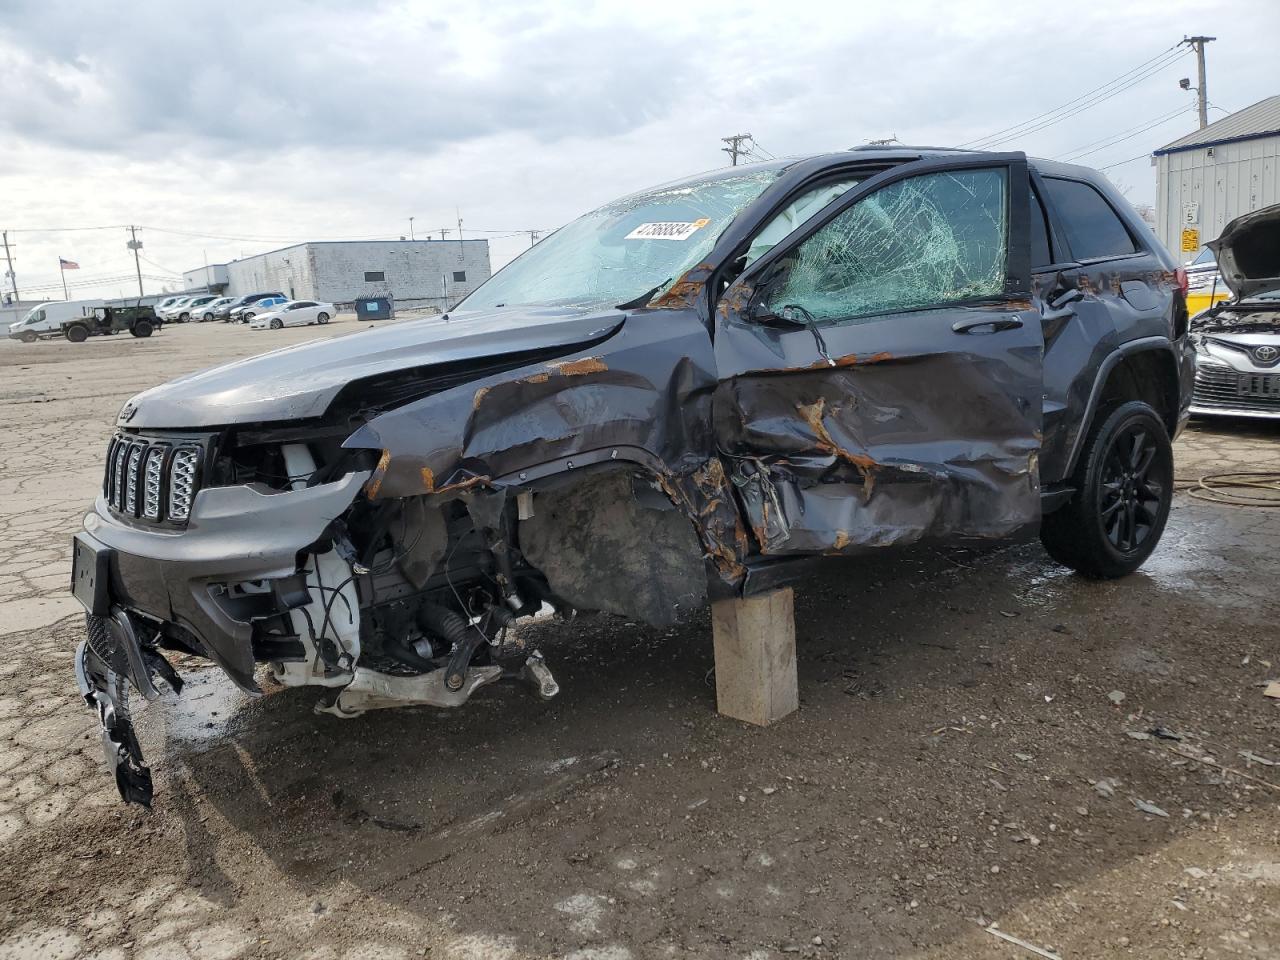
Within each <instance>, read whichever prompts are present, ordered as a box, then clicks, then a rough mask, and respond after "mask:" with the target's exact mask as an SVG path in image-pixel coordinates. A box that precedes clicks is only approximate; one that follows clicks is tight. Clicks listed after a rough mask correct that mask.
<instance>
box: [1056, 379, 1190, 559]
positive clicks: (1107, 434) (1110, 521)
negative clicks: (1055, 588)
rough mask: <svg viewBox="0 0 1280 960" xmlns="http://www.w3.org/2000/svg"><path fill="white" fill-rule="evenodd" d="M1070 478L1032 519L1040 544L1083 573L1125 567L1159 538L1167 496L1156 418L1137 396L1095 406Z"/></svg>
mask: <svg viewBox="0 0 1280 960" xmlns="http://www.w3.org/2000/svg"><path fill="white" fill-rule="evenodd" d="M1072 481H1073V483H1074V484H1075V487H1076V493H1075V495H1074V496H1073V497H1072V498H1071V500H1070V501H1068V503H1067V504H1066V506H1063V507H1061V508H1059V509H1058V510H1055V511H1054V512H1053V513H1051V514H1049V515H1048V516H1047V517H1045V518H1044V521H1043V522H1042V523H1041V525H1040V542H1041V543H1043V544H1044V548H1045V550H1047V551H1048V553H1049V556H1051V557H1053V559H1054V560H1057V561H1058V562H1059V563H1061V564H1064V565H1065V566H1068V567H1071V569H1073V570H1075V571H1076V572H1077V573H1079V574H1082V575H1083V576H1086V577H1092V578H1094V579H1098V580H1110V579H1114V578H1116V577H1123V576H1125V575H1127V574H1130V573H1133V571H1135V570H1137V569H1138V567H1140V566H1142V564H1143V562H1144V561H1146V559H1147V557H1149V556H1151V552H1152V551H1153V550H1155V548H1156V545H1157V544H1158V543H1159V542H1160V536H1161V534H1163V533H1164V527H1165V523H1166V522H1167V521H1168V519H1169V508H1170V507H1171V506H1172V504H1173V445H1172V444H1171V443H1170V442H1169V433H1168V431H1167V430H1166V429H1165V425H1164V421H1163V420H1161V419H1160V416H1159V414H1157V413H1156V412H1155V410H1153V409H1152V408H1151V407H1150V406H1149V405H1148V404H1145V403H1142V402H1140V401H1137V400H1134V401H1130V402H1128V403H1124V404H1121V405H1120V406H1118V407H1116V408H1115V409H1114V410H1112V411H1110V412H1109V413H1105V414H1099V415H1098V416H1097V417H1095V418H1094V427H1093V429H1092V430H1091V431H1090V434H1089V439H1088V442H1087V443H1086V444H1085V449H1084V451H1083V453H1082V454H1081V456H1080V462H1079V464H1077V466H1076V471H1075V474H1074V476H1073V478H1072Z"/></svg>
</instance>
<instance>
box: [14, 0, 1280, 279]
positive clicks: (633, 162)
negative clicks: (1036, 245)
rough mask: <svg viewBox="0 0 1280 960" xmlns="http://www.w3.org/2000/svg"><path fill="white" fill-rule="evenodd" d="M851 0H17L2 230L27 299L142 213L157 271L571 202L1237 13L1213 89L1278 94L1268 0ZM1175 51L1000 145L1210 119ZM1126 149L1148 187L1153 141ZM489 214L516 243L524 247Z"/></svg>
mask: <svg viewBox="0 0 1280 960" xmlns="http://www.w3.org/2000/svg"><path fill="white" fill-rule="evenodd" d="M1024 6H1027V7H1028V9H1026V10H1024V9H1022V8H1023V7H1024ZM857 7H864V8H865V9H858V8H857ZM857 7H855V5H853V4H849V3H848V2H847V0H846V2H833V3H815V2H808V3H803V4H801V3H795V4H769V5H761V6H760V7H759V9H752V8H751V6H750V5H746V4H742V3H732V4H730V3H718V2H710V3H705V2H704V3H700V4H698V5H696V7H695V6H693V5H689V4H678V3H662V2H656V3H654V2H651V3H646V4H634V3H627V4H621V3H619V4H592V5H585V4H584V5H571V4H556V5H555V6H550V5H548V8H547V9H536V8H535V7H533V6H532V5H528V4H507V3H501V2H497V3H492V2H491V3H488V4H483V5H479V4H477V5H467V6H465V7H463V8H458V7H450V8H447V9H448V11H449V12H446V8H444V7H443V6H440V7H437V6H436V5H427V4H422V3H413V4H409V3H404V4H385V3H384V4H364V3H359V4H357V3H337V2H327V3H316V2H306V3H303V2H293V0H270V2H264V0H257V2H246V0H228V2H222V3H209V2H203V3H180V2H165V3H135V4H130V5H109V4H101V3H70V2H59V0H39V2H26V0H20V2H15V0H6V2H5V4H4V9H3V13H4V16H3V17H0V84H2V85H3V87H2V89H3V90H4V96H3V98H0V135H2V136H3V138H4V143H5V147H6V148H5V150H4V151H2V152H0V196H3V197H4V199H5V203H4V205H3V206H2V207H0V227H3V228H7V229H10V230H13V231H18V232H15V233H12V234H11V235H10V237H11V242H14V241H16V245H17V249H16V251H15V253H16V254H17V262H16V264H15V267H16V271H17V274H18V286H19V290H20V291H21V292H22V293H23V296H24V298H28V297H29V296H31V295H33V294H35V295H41V296H45V295H48V296H53V295H60V286H59V285H58V273H57V257H58V256H64V257H68V258H70V259H74V260H78V261H79V262H80V263H81V266H82V270H81V271H80V273H79V274H72V275H69V276H70V278H71V279H73V280H74V281H77V282H82V283H85V284H86V286H85V287H83V288H81V292H83V293H84V294H85V295H93V294H102V295H116V294H117V293H118V292H120V291H129V290H131V289H134V288H135V287H136V284H135V285H131V284H129V283H127V282H124V281H123V280H119V279H116V278H121V277H124V276H125V275H127V274H130V273H131V272H132V258H131V256H130V255H129V254H128V252H127V251H126V250H125V247H124V241H125V239H126V236H125V234H124V232H123V230H122V229H120V225H123V224H129V223H135V224H140V225H142V226H143V228H144V229H143V231H142V234H141V236H142V239H143V240H144V243H145V246H144V250H143V252H144V254H145V255H146V257H147V262H146V263H144V264H143V271H144V273H146V274H147V275H148V276H149V277H152V278H156V279H149V280H148V281H147V289H148V290H149V291H150V290H158V289H159V287H160V284H161V282H162V280H161V278H164V277H166V276H168V277H171V276H172V274H173V273H174V272H176V271H181V270H184V269H190V268H192V267H196V266H199V265H201V263H203V262H204V260H205V258H206V257H207V259H208V261H209V262H218V261H221V260H227V259H231V258H235V257H239V256H243V255H248V254H252V253H256V252H260V251H262V250H266V249H271V248H273V247H277V246H282V245H284V243H286V242H289V241H293V240H301V239H306V238H314V239H321V238H334V237H396V236H399V235H401V234H406V233H407V232H408V230H409V224H408V217H410V216H413V217H415V221H414V229H415V232H416V233H417V234H418V235H419V236H421V235H422V234H424V233H425V232H427V231H428V230H433V231H438V230H439V229H440V228H443V227H453V226H454V223H453V221H454V219H455V217H456V215H457V214H455V208H456V209H458V210H460V211H461V215H462V217H463V220H464V228H466V229H467V230H468V231H472V230H490V231H507V232H514V231H517V230H528V229H533V228H539V229H547V228H553V227H555V226H558V225H560V224H561V223H564V222H565V221H566V220H568V219H570V218H572V217H573V216H575V215H576V214H578V213H581V212H582V211H584V210H586V209H589V208H590V207H592V206H595V205H598V204H600V203H603V202H605V201H607V200H609V199H611V198H613V197H615V196H618V195H620V194H624V193H628V192H631V191H633V190H636V189H638V188H641V187H644V186H647V185H650V184H653V183H658V182H662V181H664V180H668V179H672V178H675V177H678V176H682V175H685V174H689V173H692V172H696V171H699V170H705V169H709V168H712V167H716V166H720V165H722V164H723V162H724V161H725V159H726V158H725V156H724V154H722V153H720V152H719V148H720V147H721V146H723V144H721V142H720V138H721V137H723V136H725V135H727V134H731V133H739V132H747V131H749V132H751V133H753V134H754V135H755V137H756V139H757V141H758V142H759V143H760V144H761V145H762V146H763V148H765V149H767V150H768V151H770V152H772V153H774V154H777V155H786V154H799V153H813V152H820V151H824V150H831V149H841V148H844V147H848V146H851V145H854V144H858V143H863V142H865V141H867V140H869V139H873V138H881V137H890V136H897V137H898V138H900V139H902V140H903V141H906V142H913V143H935V144H942V145H947V144H956V143H961V142H965V141H968V140H972V139H974V138H976V137H979V136H982V135H984V134H988V133H991V132H994V131H996V130H999V129H1001V128H1003V127H1006V126H1009V125H1010V124H1013V123H1017V122H1019V121H1022V120H1026V119H1028V118H1030V117H1033V116H1035V115H1036V114H1039V113H1042V112H1044V111H1046V110H1049V109H1051V108H1053V107H1055V106H1057V105H1058V104H1060V103H1062V102H1064V101H1066V100H1069V99H1071V98H1072V97H1075V96H1078V95H1079V94H1082V93H1084V92H1085V91H1087V90H1089V89H1090V88H1092V87H1095V86H1098V85H1099V84H1101V83H1104V82H1105V81H1108V80H1110V79H1111V78H1113V77H1115V76H1117V75H1119V74H1121V73H1123V72H1124V71H1126V70H1128V69H1130V68H1132V67H1135V66H1137V65H1138V64H1140V63H1141V62H1143V61H1145V60H1148V59H1150V58H1151V57H1154V56H1156V55H1157V54H1159V53H1160V52H1161V51H1163V50H1165V49H1166V48H1168V47H1170V46H1171V45H1173V44H1175V43H1176V42H1177V41H1178V40H1179V39H1180V38H1181V37H1182V36H1183V35H1184V34H1194V33H1208V34H1212V35H1216V36H1217V37H1218V38H1219V39H1218V41H1217V42H1215V43H1213V44H1211V45H1210V46H1209V69H1210V82H1209V90H1210V99H1211V100H1212V102H1214V103H1215V104H1218V105H1220V106H1221V107H1223V108H1226V109H1231V110H1234V109H1239V108H1241V107H1244V106H1247V105H1248V104H1250V103H1253V102H1256V101H1257V100H1260V99H1262V98H1263V97H1265V96H1269V95H1272V94H1276V93H1280V80H1278V79H1277V75H1276V71H1275V67H1274V64H1275V56H1274V50H1273V49H1272V47H1273V46H1274V42H1275V38H1276V36H1278V35H1280V5H1278V4H1276V3H1274V2H1273V0H1240V2H1230V3H1227V2H1214V0H1160V2H1144V0H1134V2H1131V3H1129V4H1127V5H1120V4H1115V3H1113V2H1107V3H1092V2H1090V3H1079V4H1068V3H1054V4H1045V5H1044V7H1043V10H1042V11H1041V12H1036V11H1034V10H1032V9H1029V7H1030V5H1020V4H1011V3H1007V2H987V0H980V2H969V3H959V2H954V0H953V2H940V3H923V2H916V3H913V2H896V3H894V4H890V5H880V4H876V5H857ZM455 10H456V11H458V12H453V11H455ZM1180 76H1190V77H1191V78H1192V79H1193V82H1194V76H1195V73H1194V63H1193V61H1191V60H1190V59H1189V58H1188V59H1186V60H1184V61H1182V62H1181V63H1179V64H1176V65H1174V66H1171V67H1170V68H1169V69H1167V70H1165V71H1164V72H1162V73H1161V74H1159V75H1157V76H1155V77H1152V78H1150V79H1148V80H1145V81H1143V82H1142V83H1140V84H1138V85H1136V86H1134V87H1133V89H1131V90H1128V91H1126V92H1124V93H1122V94H1120V95H1119V96H1116V97H1114V98H1112V99H1109V100H1107V101H1105V102H1102V103H1099V104H1098V105H1097V106H1095V107H1092V108H1090V109H1089V110H1087V111H1085V112H1083V113H1081V114H1080V115H1079V116H1076V117H1073V118H1071V119H1070V120H1067V121H1065V122H1063V123H1059V124H1055V125H1052V126H1049V127H1046V128H1045V129H1044V130H1041V131H1039V132H1036V133H1032V134H1030V135H1028V136H1027V137H1026V138H1025V139H1023V140H1020V141H1018V142H1015V143H1011V144H1008V145H1007V147H1008V148H1010V149H1025V150H1027V152H1029V153H1032V154H1034V155H1038V156H1050V157H1055V156H1064V155H1067V154H1069V153H1071V152H1073V151H1077V150H1079V149H1080V148H1082V147H1088V146H1091V145H1093V144H1094V142H1095V141H1104V142H1105V140H1106V139H1108V138H1110V137H1112V136H1113V135H1120V134H1124V133H1126V132H1127V131H1130V130H1132V129H1134V128H1137V127H1140V126H1143V125H1145V124H1146V122H1147V121H1150V120H1152V119H1153V118H1158V117H1161V116H1163V115H1166V114H1169V113H1171V112H1174V111H1177V110H1178V109H1179V107H1185V108H1186V110H1185V112H1183V113H1182V114H1179V115H1177V116H1174V117H1172V118H1170V119H1169V120H1166V121H1164V122H1162V123H1160V124H1159V125H1157V126H1155V127H1153V128H1152V129H1151V130H1150V131H1146V132H1143V133H1141V134H1139V135H1137V136H1134V137H1132V138H1131V139H1128V140H1124V141H1122V142H1119V143H1116V144H1115V145H1114V146H1110V147H1106V148H1104V149H1102V150H1099V151H1097V152H1096V153H1092V154H1090V155H1088V156H1086V157H1084V158H1083V159H1082V160H1081V161H1080V162H1083V163H1088V164H1091V165H1095V166H1105V165H1110V164H1115V163H1118V162H1119V161H1125V160H1130V158H1134V157H1139V156H1140V155H1144V154H1145V153H1146V152H1148V151H1150V150H1151V149H1153V148H1155V147H1157V146H1160V145H1161V144H1163V143H1166V142H1168V141H1169V140H1172V139H1174V138H1176V137H1178V136H1181V135H1182V134H1184V133H1186V132H1189V131H1190V130H1191V129H1193V128H1194V125H1195V118H1194V114H1193V113H1192V112H1191V109H1190V108H1191V103H1192V97H1191V96H1190V95H1189V94H1187V93H1185V92H1183V91H1181V90H1179V89H1178V86H1177V80H1178V78H1179V77H1180ZM1221 115H1222V113H1221V112H1218V111H1215V112H1214V114H1213V116H1215V117H1216V116H1221ZM1108 174H1109V175H1110V176H1111V177H1112V178H1113V179H1114V180H1116V181H1117V182H1119V183H1120V184H1121V185H1122V186H1124V187H1126V188H1127V189H1128V190H1129V196H1130V198H1131V199H1133V200H1135V201H1138V202H1149V201H1151V200H1152V199H1153V197H1154V172H1153V170H1152V168H1151V167H1150V166H1149V164H1148V162H1147V160H1146V159H1145V158H1140V159H1136V160H1131V161H1130V162H1128V163H1124V164H1122V165H1119V166H1116V167H1113V168H1112V169H1110V170H1108ZM97 226H105V227H109V228H110V229H104V230H77V231H68V232H49V231H51V228H59V227H97ZM33 231H34V232H33ZM169 231H172V232H169ZM437 235H438V234H437ZM454 235H455V236H456V234H454ZM480 235H482V234H477V233H470V232H469V233H468V236H480ZM488 235H489V236H491V237H494V238H495V239H494V241H493V254H494V260H495V265H496V264H497V263H500V262H503V261H505V260H506V259H509V258H510V257H511V256H512V255H514V254H516V253H518V252H519V250H520V249H521V248H522V247H523V246H525V245H527V243H528V238H527V237H523V238H522V237H519V236H507V237H502V236H501V235H500V233H499V232H495V233H491V234H488ZM219 238H237V239H219ZM107 278H110V279H109V280H108V279H107ZM99 279H102V280H106V281H107V282H104V283H96V284H95V283H94V281H96V280H99ZM90 284H92V285H90ZM171 284H172V281H171Z"/></svg>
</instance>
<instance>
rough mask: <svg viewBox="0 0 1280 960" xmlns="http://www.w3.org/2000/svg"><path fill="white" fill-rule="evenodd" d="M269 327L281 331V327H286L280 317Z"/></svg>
mask: <svg viewBox="0 0 1280 960" xmlns="http://www.w3.org/2000/svg"><path fill="white" fill-rule="evenodd" d="M268 326H270V327H271V329H272V330H279V329H280V328H281V327H283V326H284V321H283V320H281V319H280V318H279V317H276V319H274V320H272V321H271V323H270V324H268Z"/></svg>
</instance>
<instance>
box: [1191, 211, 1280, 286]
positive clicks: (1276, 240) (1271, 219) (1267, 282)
mask: <svg viewBox="0 0 1280 960" xmlns="http://www.w3.org/2000/svg"><path fill="white" fill-rule="evenodd" d="M1206 246H1207V247H1208V248H1209V249H1210V250H1212V251H1213V252H1214V254H1215V255H1216V256H1217V258H1218V270H1219V272H1220V273H1221V274H1222V282H1223V283H1225V284H1226V285H1227V287H1228V289H1230V291H1231V292H1232V293H1233V294H1235V296H1236V298H1237V299H1240V300H1243V299H1245V298H1246V297H1256V296H1257V295H1258V294H1260V293H1269V292H1270V291H1272V290H1280V204H1275V205H1273V206H1270V207H1264V208H1263V209H1261V210H1255V211H1253V213H1246V214H1245V215H1244V216H1241V217H1236V218H1235V219H1234V220H1232V221H1231V222H1230V223H1228V224H1227V227H1226V229H1225V230H1223V231H1222V236H1220V237H1218V239H1217V240H1210V241H1209V242H1208V243H1207V244H1206Z"/></svg>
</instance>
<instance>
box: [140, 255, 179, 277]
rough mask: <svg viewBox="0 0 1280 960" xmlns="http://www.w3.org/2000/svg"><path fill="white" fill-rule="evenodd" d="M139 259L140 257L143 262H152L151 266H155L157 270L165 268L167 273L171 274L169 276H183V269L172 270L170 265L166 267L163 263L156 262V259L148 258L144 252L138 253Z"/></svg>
mask: <svg viewBox="0 0 1280 960" xmlns="http://www.w3.org/2000/svg"><path fill="white" fill-rule="evenodd" d="M138 259H140V260H141V261H142V262H143V263H149V264H151V266H153V267H155V268H156V269H157V270H163V271H164V272H165V273H167V274H169V276H171V277H180V276H182V271H181V270H171V269H170V268H169V267H166V266H165V265H164V264H163V263H156V262H155V261H154V260H148V259H147V258H146V257H144V256H143V255H142V254H138Z"/></svg>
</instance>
